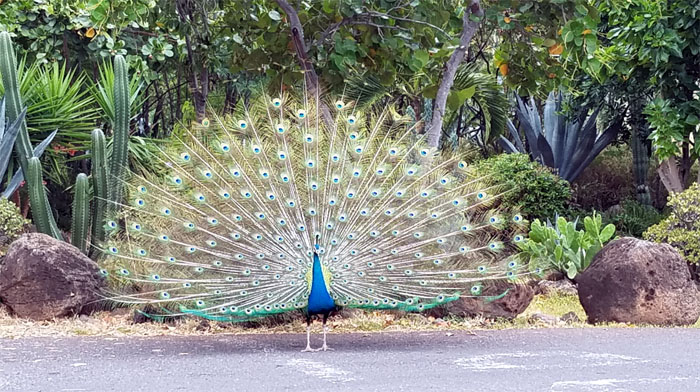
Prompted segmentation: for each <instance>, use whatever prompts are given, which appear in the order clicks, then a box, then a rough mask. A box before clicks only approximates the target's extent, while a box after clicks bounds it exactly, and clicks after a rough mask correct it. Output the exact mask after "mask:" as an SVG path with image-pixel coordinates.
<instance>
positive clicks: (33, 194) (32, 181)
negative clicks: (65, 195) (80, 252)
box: [25, 157, 63, 240]
mask: <svg viewBox="0 0 700 392" xmlns="http://www.w3.org/2000/svg"><path fill="white" fill-rule="evenodd" d="M25 177H26V180H27V185H28V186H29V201H30V202H31V203H32V220H33V221H34V224H35V225H36V228H37V230H39V232H41V233H44V234H48V235H50V236H52V237H54V238H56V239H58V240H62V239H63V236H61V232H60V231H59V230H58V227H57V226H56V221H55V220H54V218H53V214H52V213H51V206H50V205H49V198H48V197H47V196H46V190H45V189H44V175H43V173H42V168H41V161H39V158H37V157H31V158H29V159H28V160H27V175H26V176H25Z"/></svg>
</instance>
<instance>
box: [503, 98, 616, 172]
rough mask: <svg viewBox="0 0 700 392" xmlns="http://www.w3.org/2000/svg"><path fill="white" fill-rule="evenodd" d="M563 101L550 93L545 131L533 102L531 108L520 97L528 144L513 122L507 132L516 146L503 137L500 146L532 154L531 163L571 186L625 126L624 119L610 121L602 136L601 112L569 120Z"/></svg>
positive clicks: (511, 150)
mask: <svg viewBox="0 0 700 392" xmlns="http://www.w3.org/2000/svg"><path fill="white" fill-rule="evenodd" d="M562 99H563V97H562V94H561V93H555V92H551V93H550V94H549V97H547V102H546V103H545V105H544V128H543V127H542V125H543V124H542V120H541V118H540V114H539V113H538V112H537V107H536V106H535V102H534V100H533V99H532V98H530V105H529V106H528V105H527V104H525V103H524V102H523V101H522V100H521V99H520V97H517V100H518V108H517V110H516V112H517V116H518V120H519V121H520V128H521V130H522V131H523V134H525V140H526V142H527V144H525V143H524V142H523V140H522V139H521V137H520V133H519V132H518V130H517V129H516V128H515V125H513V122H512V121H510V120H509V121H508V131H509V133H510V135H511V137H512V138H513V142H511V141H510V140H508V139H506V138H505V137H503V136H501V138H500V142H501V146H502V147H503V149H504V150H505V151H506V152H508V153H524V154H528V153H529V154H530V156H531V157H532V159H534V160H537V161H539V162H540V163H542V164H543V165H545V166H549V167H551V168H554V169H556V170H557V172H558V174H559V176H560V177H561V178H563V179H565V180H567V181H569V182H572V181H574V180H575V179H576V178H577V177H578V176H579V175H580V174H581V173H582V172H583V170H584V169H585V168H586V167H588V165H590V163H591V162H592V161H593V159H595V157H596V156H598V154H600V152H601V151H603V149H604V148H605V147H607V146H608V145H609V144H610V143H612V142H613V141H614V140H615V138H616V137H617V133H618V132H619V130H620V127H621V126H622V119H621V118H618V119H615V120H613V121H611V122H610V125H608V127H607V128H606V129H605V130H604V131H603V132H600V133H599V132H598V129H597V126H596V119H597V117H598V112H599V110H600V109H596V110H594V111H593V114H592V115H591V116H590V117H588V118H586V115H585V113H587V110H583V113H584V114H583V115H581V116H580V117H579V118H577V119H575V120H570V119H568V118H567V117H566V115H564V114H562V113H561V103H562Z"/></svg>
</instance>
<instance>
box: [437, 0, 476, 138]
mask: <svg viewBox="0 0 700 392" xmlns="http://www.w3.org/2000/svg"><path fill="white" fill-rule="evenodd" d="M472 15H473V16H475V17H477V18H478V19H477V20H472V19H471V17H472ZM483 15H484V9H483V8H482V7H481V2H480V0H471V1H470V2H469V7H467V8H466V9H465V10H464V16H463V17H462V34H461V35H460V37H459V46H458V47H457V49H455V51H454V52H453V53H452V55H451V56H450V59H449V60H448V61H447V64H446V65H445V72H444V73H443V75H442V80H441V81H440V86H439V87H438V91H437V95H436V96H435V103H434V108H433V117H432V119H431V121H430V126H429V127H428V131H427V134H428V145H430V146H431V147H435V148H437V147H439V146H440V137H441V136H442V121H443V117H444V116H445V106H446V105H447V96H448V95H449V93H450V89H451V88H452V85H453V84H454V81H455V74H456V73H457V68H458V67H459V65H460V63H462V60H464V55H465V54H466V52H467V49H468V48H469V43H470V42H471V40H472V38H473V37H474V34H476V31H477V29H478V28H479V24H481V18H482V17H483Z"/></svg>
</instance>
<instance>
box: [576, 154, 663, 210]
mask: <svg viewBox="0 0 700 392" xmlns="http://www.w3.org/2000/svg"><path fill="white" fill-rule="evenodd" d="M650 166H651V169H650V170H649V176H648V177H647V184H648V185H649V190H650V192H651V199H652V204H653V205H654V206H655V207H657V208H663V207H664V205H665V204H666V197H667V193H666V191H665V189H664V187H663V185H662V184H661V182H660V180H659V176H658V175H657V174H656V169H655V167H654V166H655V165H653V164H652V165H650ZM633 167H634V166H633V164H632V151H631V150H630V148H629V147H628V146H609V147H608V148H606V149H605V151H603V152H602V153H601V154H600V155H599V156H598V157H597V158H596V159H595V160H594V161H593V163H591V165H590V166H589V167H588V168H586V170H584V171H583V173H582V174H581V175H580V176H579V177H578V178H577V179H576V181H574V182H573V183H572V184H571V191H572V197H571V203H572V204H574V205H576V206H578V207H580V208H582V209H584V210H596V211H607V210H608V209H609V208H611V207H614V206H617V205H620V204H621V202H622V201H623V200H626V199H634V198H635V197H636V189H635V181H634V172H633Z"/></svg>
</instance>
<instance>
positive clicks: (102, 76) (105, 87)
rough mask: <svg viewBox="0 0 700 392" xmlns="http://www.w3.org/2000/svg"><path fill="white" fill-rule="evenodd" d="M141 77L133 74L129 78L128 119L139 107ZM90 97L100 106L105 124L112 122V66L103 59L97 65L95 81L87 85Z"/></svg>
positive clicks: (136, 112) (134, 114)
mask: <svg viewBox="0 0 700 392" xmlns="http://www.w3.org/2000/svg"><path fill="white" fill-rule="evenodd" d="M141 86H142V84H141V78H140V77H139V76H138V75H136V74H134V75H133V76H132V77H131V79H130V80H129V105H130V108H131V110H130V119H133V118H134V117H135V116H136V115H137V114H138V111H139V108H140V107H141V103H142V102H141ZM89 89H90V94H91V95H92V99H93V100H95V102H97V105H98V106H99V108H100V113H101V116H102V120H103V122H104V123H105V124H106V125H110V126H111V125H112V123H113V122H114V66H113V65H112V63H111V62H110V61H105V62H103V63H102V64H100V66H99V67H98V75H97V82H95V83H92V84H91V85H90V87H89Z"/></svg>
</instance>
